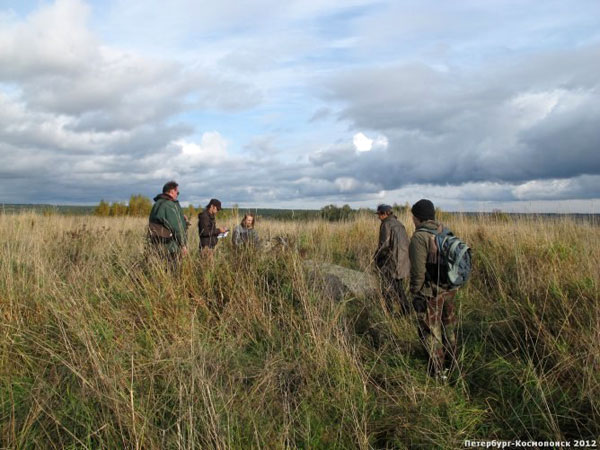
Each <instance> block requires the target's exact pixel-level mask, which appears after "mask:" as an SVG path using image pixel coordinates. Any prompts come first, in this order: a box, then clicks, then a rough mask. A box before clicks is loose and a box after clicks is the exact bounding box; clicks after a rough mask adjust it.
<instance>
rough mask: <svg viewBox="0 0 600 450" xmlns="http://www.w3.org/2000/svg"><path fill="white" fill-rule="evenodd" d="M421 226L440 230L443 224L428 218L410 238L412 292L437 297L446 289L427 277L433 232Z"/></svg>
mask: <svg viewBox="0 0 600 450" xmlns="http://www.w3.org/2000/svg"><path fill="white" fill-rule="evenodd" d="M420 228H427V229H428V230H433V231H440V230H441V224H440V223H439V222H436V221H435V220H427V221H425V222H423V223H422V224H421V225H420V226H419V228H417V229H416V230H415V232H414V233H413V235H412V238H411V239H410V247H409V250H408V253H409V255H410V292H411V294H418V295H422V296H425V297H435V296H436V295H437V294H438V293H439V292H442V291H444V289H442V288H441V287H440V286H438V285H436V284H435V283H434V282H433V281H431V280H430V279H429V278H428V277H427V256H428V254H429V250H430V245H432V244H431V240H432V238H433V234H431V233H428V232H427V231H423V230H420Z"/></svg>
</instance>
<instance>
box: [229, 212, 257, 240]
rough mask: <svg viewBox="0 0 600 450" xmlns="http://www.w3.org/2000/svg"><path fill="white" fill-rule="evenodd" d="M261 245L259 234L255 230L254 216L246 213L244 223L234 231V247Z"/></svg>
mask: <svg viewBox="0 0 600 450" xmlns="http://www.w3.org/2000/svg"><path fill="white" fill-rule="evenodd" d="M259 244H260V240H259V238H258V233H257V232H256V230H255V229H254V214H252V213H246V214H245V215H244V218H243V219H242V222H241V223H240V224H239V225H238V226H236V227H235V228H234V229H233V245H235V246H236V247H243V246H246V245H250V246H255V247H257V246H258V245H259Z"/></svg>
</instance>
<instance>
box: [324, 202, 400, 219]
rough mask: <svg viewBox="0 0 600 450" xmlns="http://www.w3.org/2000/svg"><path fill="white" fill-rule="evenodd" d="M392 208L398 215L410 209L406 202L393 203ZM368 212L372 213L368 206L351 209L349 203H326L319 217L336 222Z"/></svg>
mask: <svg viewBox="0 0 600 450" xmlns="http://www.w3.org/2000/svg"><path fill="white" fill-rule="evenodd" d="M392 208H393V210H394V214H396V215H400V214H403V213H405V212H406V211H410V205H409V204H408V203H406V204H404V205H398V204H397V203H394V204H393V205H392ZM368 213H373V210H372V209H369V208H360V209H352V208H351V207H350V206H349V205H344V206H337V205H327V206H324V207H323V208H321V211H320V217H321V219H325V220H328V221H330V222H338V221H341V220H349V219H352V218H354V217H355V216H356V215H359V214H368Z"/></svg>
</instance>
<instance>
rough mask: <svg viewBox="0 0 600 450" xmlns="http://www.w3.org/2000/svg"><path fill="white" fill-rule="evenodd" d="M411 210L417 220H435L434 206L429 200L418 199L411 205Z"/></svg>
mask: <svg viewBox="0 0 600 450" xmlns="http://www.w3.org/2000/svg"><path fill="white" fill-rule="evenodd" d="M411 212H412V213H413V215H414V216H415V217H416V218H417V219H419V220H435V208H434V206H433V203H431V200H427V199H425V198H423V199H421V200H419V201H418V202H417V203H415V204H414V205H413V207H412V208H411Z"/></svg>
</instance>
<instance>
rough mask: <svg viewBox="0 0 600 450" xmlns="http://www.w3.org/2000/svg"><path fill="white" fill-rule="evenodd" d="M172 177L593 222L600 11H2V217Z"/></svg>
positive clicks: (133, 6) (187, 5)
mask: <svg viewBox="0 0 600 450" xmlns="http://www.w3.org/2000/svg"><path fill="white" fill-rule="evenodd" d="M166 5H168V6H166ZM170 179H175V180H177V181H178V182H179V183H180V187H181V192H182V195H181V200H182V201H183V202H184V203H187V202H191V203H193V204H195V205H197V204H204V203H206V201H207V200H208V199H209V198H211V197H218V198H220V199H221V200H222V201H223V202H224V203H225V206H227V205H231V204H233V203H237V204H238V205H240V206H242V207H244V206H246V207H261V206H262V207H293V208H315V207H317V208H319V207H321V206H324V205H326V204H329V203H335V204H338V205H342V204H344V203H348V204H350V205H351V206H354V207H359V206H370V207H374V206H376V205H377V204H378V203H381V202H390V203H394V202H397V203H405V202H411V203H412V202H414V201H416V200H418V199H419V198H422V197H428V198H430V199H432V200H433V201H434V202H436V203H437V204H438V205H440V206H441V207H443V208H445V209H448V210H475V211H486V210H491V209H494V208H500V209H503V210H507V211H560V212H594V213H600V2H598V1H597V0H589V1H586V0H576V1H572V2H566V1H563V0H561V1H554V0H544V1H539V0H532V1H526V0H519V1H517V0H514V1H512V0H502V1H501V0H486V1H480V0H469V1H467V0H464V1H452V2H440V1H433V0H431V1H430V0H414V1H385V0H288V1H281V0H252V1H247V2H240V1H239V0H221V1H219V2H208V1H198V0H171V1H169V2H164V1H158V0H144V1H141V0H139V1H137V0H98V1H92V0H56V1H49V0H45V1H43V0H20V1H4V0H0V202H6V203H63V204H94V203H97V202H98V201H99V200H100V199H101V198H103V199H105V200H108V201H117V200H127V199H128V198H129V196H130V195H131V194H136V193H141V194H144V195H147V196H153V195H154V194H156V193H158V192H159V191H160V189H161V187H162V185H163V184H164V183H165V182H166V181H168V180H170Z"/></svg>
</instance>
